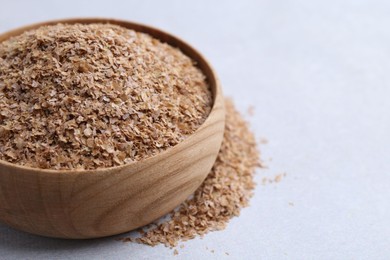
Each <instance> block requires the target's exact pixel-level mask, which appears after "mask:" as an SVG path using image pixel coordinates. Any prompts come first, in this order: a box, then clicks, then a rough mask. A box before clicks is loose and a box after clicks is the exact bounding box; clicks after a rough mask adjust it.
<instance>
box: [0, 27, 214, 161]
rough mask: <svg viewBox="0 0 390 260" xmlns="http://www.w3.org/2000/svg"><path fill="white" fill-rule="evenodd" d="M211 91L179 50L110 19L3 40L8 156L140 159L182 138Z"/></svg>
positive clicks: (2, 112) (0, 68) (206, 108)
mask: <svg viewBox="0 0 390 260" xmlns="http://www.w3.org/2000/svg"><path fill="white" fill-rule="evenodd" d="M211 105H212V95H211V92H210V90H209V86H208V84H207V82H206V79H205V76H204V75H203V73H202V72H201V71H200V70H199V69H198V68H197V67H196V66H194V62H193V61H192V60H191V59H190V58H189V57H187V56H185V55H184V54H183V53H182V52H181V51H180V50H178V49H176V48H174V47H172V46H170V45H168V44H165V43H162V42H160V41H159V40H157V39H154V38H152V37H151V36H149V35H147V34H144V33H140V32H135V31H133V30H129V29H126V28H122V27H120V26H116V25H110V24H88V25H82V24H74V25H66V24H57V25H53V26H43V27H40V28H38V29H35V30H31V31H27V32H25V33H23V34H21V35H19V36H16V37H13V38H10V39H8V40H5V41H3V42H1V43H0V159H1V160H6V161H8V162H11V163H16V164H20V165H25V166H30V167H37V168H50V169H96V168H105V167H113V166H117V165H122V164H126V163H129V162H132V161H138V160H141V159H143V158H145V157H149V156H152V155H155V154H156V153H159V152H161V151H163V150H165V149H167V148H169V147H172V146H174V145H176V144H177V143H179V142H181V141H182V140H183V139H185V138H186V136H188V135H190V134H191V133H193V132H194V131H195V130H196V129H197V128H198V127H199V126H200V125H201V124H202V123H203V122H204V121H205V119H206V118H207V116H208V114H209V112H210V110H211Z"/></svg>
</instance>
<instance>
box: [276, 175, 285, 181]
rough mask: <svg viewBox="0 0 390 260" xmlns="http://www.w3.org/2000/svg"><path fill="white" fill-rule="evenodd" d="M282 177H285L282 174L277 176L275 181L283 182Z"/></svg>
mask: <svg viewBox="0 0 390 260" xmlns="http://www.w3.org/2000/svg"><path fill="white" fill-rule="evenodd" d="M282 176H283V175H282V174H279V175H276V176H275V179H274V181H275V182H280V181H281V180H282Z"/></svg>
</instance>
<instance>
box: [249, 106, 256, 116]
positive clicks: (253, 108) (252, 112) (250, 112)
mask: <svg viewBox="0 0 390 260" xmlns="http://www.w3.org/2000/svg"><path fill="white" fill-rule="evenodd" d="M254 114H255V107H254V106H249V107H248V115H250V116H253V115H254Z"/></svg>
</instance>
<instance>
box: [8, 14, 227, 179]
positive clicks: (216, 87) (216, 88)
mask: <svg viewBox="0 0 390 260" xmlns="http://www.w3.org/2000/svg"><path fill="white" fill-rule="evenodd" d="M59 23H63V24H77V23H81V24H91V23H103V24H106V23H109V24H113V25H119V26H122V27H125V28H127V29H132V30H134V31H137V32H141V33H146V34H149V35H151V36H152V37H153V38H156V39H158V40H160V41H161V42H163V43H167V44H169V45H170V46H173V47H176V48H179V49H180V51H182V52H183V53H184V54H185V55H187V56H188V57H190V58H191V59H192V60H194V61H195V62H196V63H197V65H199V63H202V66H203V67H205V68H203V69H202V68H200V67H199V66H198V68H199V69H200V70H201V71H202V72H203V74H205V76H206V80H207V82H208V84H209V86H210V88H211V92H212V95H213V97H212V100H213V104H212V106H211V110H210V113H209V114H208V115H207V118H206V120H205V121H204V122H203V123H202V124H201V125H200V126H199V127H198V128H197V129H196V130H195V131H194V132H193V133H192V134H191V135H189V136H187V137H186V138H185V139H184V140H183V141H181V142H179V143H178V144H176V145H174V146H172V147H169V148H168V149H166V150H164V151H162V152H159V153H156V154H154V155H152V156H149V157H146V158H145V159H141V160H139V161H132V162H130V163H126V164H123V165H118V166H111V167H103V168H96V169H60V170H56V169H50V168H38V167H30V166H25V165H19V164H16V163H11V162H8V161H5V160H2V159H0V168H7V169H9V170H11V169H15V170H19V171H20V170H22V171H23V172H25V173H40V174H45V173H47V174H51V175H52V174H97V173H105V172H111V171H121V170H123V169H125V168H127V167H131V166H134V165H136V164H139V163H140V162H146V161H152V160H155V159H156V158H157V157H160V156H163V155H165V154H167V153H170V152H172V151H174V150H175V149H180V148H181V147H182V146H185V145H186V143H188V142H190V140H191V139H192V137H193V136H194V135H195V134H196V133H198V132H199V131H201V130H202V129H203V128H204V127H205V126H207V125H209V122H210V120H211V119H210V115H211V114H212V113H214V112H215V111H216V109H217V107H216V104H217V103H218V102H216V101H217V99H218V98H221V95H222V91H221V88H220V83H219V80H218V78H217V76H216V74H215V71H214V69H213V67H212V66H211V65H210V63H209V62H208V60H207V59H206V58H205V57H204V56H203V55H202V54H201V53H200V52H199V51H198V50H196V49H195V48H194V47H192V46H191V45H190V44H188V43H187V42H186V41H184V40H182V39H181V38H179V37H177V36H175V35H173V34H171V33H168V32H166V31H164V30H161V29H158V28H155V27H153V26H150V25H145V24H143V23H138V22H133V21H128V20H123V19H113V18H103V17H87V18H65V19H54V20H47V21H43V22H37V23H32V24H28V25H26V26H20V27H17V28H15V29H11V30H8V31H5V32H2V33H0V42H3V41H5V40H7V39H9V38H11V37H15V36H18V35H20V34H22V33H23V32H26V31H29V30H33V29H37V28H39V27H41V26H47V25H55V24H59ZM134 28H136V29H134ZM156 35H160V37H158V36H156ZM161 36H164V39H162V37H161ZM205 69H206V70H208V72H205V71H204V70H205ZM206 74H207V75H206Z"/></svg>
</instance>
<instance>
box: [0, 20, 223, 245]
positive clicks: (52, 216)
mask: <svg viewBox="0 0 390 260" xmlns="http://www.w3.org/2000/svg"><path fill="white" fill-rule="evenodd" d="M58 22H63V23H93V22H98V23H106V22H109V23H113V24H118V25H121V26H124V27H127V28H129V29H134V30H137V31H141V32H145V33H148V34H150V35H152V36H154V37H155V38H158V39H160V40H161V41H163V42H167V43H169V44H171V45H173V46H176V47H178V48H180V49H181V50H182V51H183V52H184V53H185V54H186V55H188V56H189V57H191V58H192V59H193V60H195V61H196V62H197V64H198V66H199V67H200V69H201V70H202V71H203V72H204V73H205V75H206V76H207V79H208V82H209V84H210V85H211V88H212V91H213V94H214V105H213V109H212V111H211V113H210V115H209V117H208V118H207V120H206V121H205V123H204V124H203V125H202V126H201V127H200V128H199V129H198V130H197V131H196V132H195V133H194V134H193V135H191V136H190V137H188V138H187V139H185V140H184V141H183V142H181V143H180V144H178V145H176V146H174V147H173V148H170V149H168V150H166V151H164V152H162V153H160V154H158V155H156V156H154V157H151V158H148V159H145V160H143V161H140V162H135V163H131V164H127V165H124V166H120V167H113V168H107V169H98V170H95V171H55V170H41V169H33V168H28V167H23V166H18V165H14V164H10V163H7V162H4V161H0V221H1V222H3V223H6V224H8V225H10V226H12V227H14V228H17V229H20V230H23V231H26V232H30V233H34V234H38V235H43V236H50V237H60V238H77V239H82V238H96V237H103V236H110V235H114V234H119V233H123V232H127V231H130V230H132V229H135V228H137V227H140V226H143V225H146V224H148V223H150V222H152V221H154V220H156V219H158V218H159V217H161V216H163V215H164V214H166V213H168V212H170V211H171V210H173V209H174V208H175V207H176V206H178V205H179V204H180V203H182V202H183V201H184V200H185V199H186V198H188V196H190V195H191V194H192V193H193V192H194V191H195V190H196V189H197V188H198V187H199V186H200V184H201V183H202V182H203V180H204V179H205V178H206V176H207V174H208V172H209V171H210V169H211V167H212V165H213V164H214V162H215V159H216V157H217V155H218V152H219V149H220V145H221V142H222V137H223V132H224V124H225V114H224V102H223V97H222V92H221V89H220V85H219V82H218V80H217V78H216V76H215V73H214V72H213V70H212V69H211V67H210V65H209V64H208V63H207V61H206V60H205V59H204V58H203V57H202V56H201V55H200V54H199V53H198V52H197V51H195V50H194V49H193V48H192V47H190V46H189V45H188V44H186V43H184V42H183V41H182V40H180V39H178V38H176V37H174V36H171V35H169V34H167V33H164V32H162V31H160V30H157V29H154V28H151V27H147V26H144V25H139V24H135V23H131V22H126V21H119V20H111V19H68V20H58V21H51V22H46V23H41V24H35V25H31V26H26V27H22V28H20V29H16V30H13V31H10V32H8V33H4V34H2V35H0V41H3V40H5V39H7V38H9V37H11V36H15V35H18V34H20V33H22V32H23V31H26V30H29V29H33V28H37V27H39V26H42V25H47V24H56V23H58Z"/></svg>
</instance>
